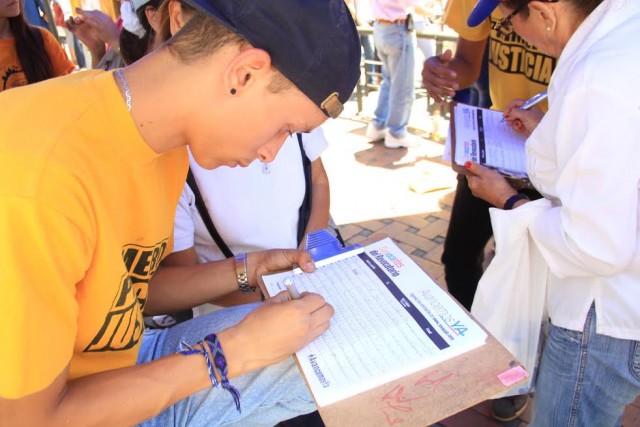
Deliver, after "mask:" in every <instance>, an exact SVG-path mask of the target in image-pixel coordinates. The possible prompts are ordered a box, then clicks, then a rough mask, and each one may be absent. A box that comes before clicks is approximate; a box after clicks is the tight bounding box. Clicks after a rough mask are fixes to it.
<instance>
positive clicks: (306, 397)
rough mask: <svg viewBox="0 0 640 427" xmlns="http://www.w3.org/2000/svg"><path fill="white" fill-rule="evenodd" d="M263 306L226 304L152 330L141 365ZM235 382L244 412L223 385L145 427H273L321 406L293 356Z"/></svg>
mask: <svg viewBox="0 0 640 427" xmlns="http://www.w3.org/2000/svg"><path fill="white" fill-rule="evenodd" d="M257 306H258V304H257V303H256V304H247V305H242V306H237V307H230V308H225V309H222V310H218V311H215V312H213V313H209V314H207V315H204V316H200V317H196V318H194V319H192V320H189V321H187V322H184V323H180V324H178V325H176V326H174V327H172V328H169V329H151V330H146V331H145V334H144V338H143V340H142V347H141V349H140V354H139V355H138V362H137V363H138V364H141V363H146V362H150V361H152V360H155V359H158V358H160V357H163V356H167V355H169V354H172V353H175V352H176V351H178V350H179V349H180V342H181V341H185V342H187V343H189V344H193V343H195V342H198V341H200V340H202V338H204V336H205V335H207V334H209V333H211V332H215V331H220V330H222V329H225V328H228V327H230V326H233V325H235V324H237V323H238V322H240V320H242V318H244V316H246V315H247V314H248V313H249V312H250V311H251V310H253V309H255V308H256V307H257ZM185 357H194V356H185ZM195 357H199V356H195ZM230 382H231V384H232V385H233V386H235V387H236V388H237V389H238V390H239V391H240V396H241V398H240V403H241V409H242V413H239V412H238V411H237V410H236V406H235V404H234V402H233V398H232V397H231V395H230V394H229V392H227V391H226V390H224V389H222V388H221V387H218V388H215V389H214V388H210V389H207V390H203V391H200V392H198V393H195V394H193V395H191V396H189V397H187V398H186V399H183V400H181V401H179V402H177V403H176V404H174V405H173V406H170V407H169V408H167V409H166V410H164V411H163V412H162V413H160V414H159V415H158V416H156V417H155V418H153V419H151V420H147V421H145V422H144V423H142V424H140V426H142V427H167V426H189V427H198V426H238V427H239V426H269V427H272V426H274V425H275V424H277V423H278V422H280V421H282V420H287V419H290V418H294V417H296V416H298V415H301V414H306V413H309V412H312V411H315V409H316V407H315V405H314V403H313V399H312V398H311V395H310V394H309V392H308V390H307V386H306V385H305V383H304V380H303V379H302V377H301V375H300V373H299V371H298V368H297V366H296V364H295V363H294V361H293V358H292V357H290V358H288V359H287V360H285V361H284V362H281V363H279V364H277V365H272V366H269V367H267V368H264V369H262V370H259V371H252V372H249V373H247V374H244V375H242V376H240V377H237V378H231V380H230Z"/></svg>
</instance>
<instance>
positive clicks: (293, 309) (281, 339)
mask: <svg viewBox="0 0 640 427" xmlns="http://www.w3.org/2000/svg"><path fill="white" fill-rule="evenodd" d="M333 313H334V310H333V307H331V305H329V304H327V303H326V302H325V300H324V298H323V297H321V296H320V295H317V294H313V293H308V292H303V293H302V296H301V298H300V299H297V300H290V298H289V295H288V293H287V292H286V291H283V292H280V293H279V294H277V295H276V296H274V297H273V298H269V299H268V300H266V301H265V302H264V304H262V305H261V306H260V307H258V308H257V309H255V310H254V311H252V312H251V313H249V314H248V315H247V316H246V317H245V318H244V319H243V320H242V321H241V322H240V323H239V324H237V325H236V326H234V327H232V328H229V329H226V330H224V331H222V332H220V333H219V334H218V337H219V338H220V342H221V344H222V348H223V349H224V352H225V355H226V358H227V362H228V366H229V376H235V375H237V374H238V373H244V372H247V371H251V370H254V369H259V368H263V367H265V366H269V365H272V364H274V363H278V362H280V361H282V360H284V359H286V358H287V357H289V356H290V355H291V354H293V353H295V352H296V351H298V350H299V349H300V348H302V347H303V346H304V345H306V344H307V343H309V342H310V341H312V340H313V339H315V338H316V337H317V336H318V335H320V334H321V333H323V332H324V331H326V330H327V328H328V327H329V320H330V319H331V317H332V316H333Z"/></svg>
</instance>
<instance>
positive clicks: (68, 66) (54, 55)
mask: <svg viewBox="0 0 640 427" xmlns="http://www.w3.org/2000/svg"><path fill="white" fill-rule="evenodd" d="M38 30H40V34H42V39H43V41H44V49H45V51H46V52H47V56H48V57H49V60H50V61H51V68H52V70H53V75H54V77H58V76H64V75H66V74H69V73H70V72H72V71H73V70H74V68H75V65H73V62H71V61H69V58H67V54H66V53H65V51H64V49H63V48H62V46H60V43H58V41H57V40H56V39H55V38H54V37H53V35H51V33H50V32H49V31H47V30H45V29H43V28H38ZM28 83H29V82H27V78H26V77H25V75H24V73H23V72H22V65H20V60H19V59H18V53H17V52H16V41H15V39H13V38H11V39H0V92H2V91H3V90H6V89H11V88H14V87H18V86H24V85H26V84H28Z"/></svg>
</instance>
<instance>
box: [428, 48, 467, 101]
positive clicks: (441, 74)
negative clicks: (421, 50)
mask: <svg viewBox="0 0 640 427" xmlns="http://www.w3.org/2000/svg"><path fill="white" fill-rule="evenodd" d="M452 58H453V53H452V52H451V50H450V49H447V50H446V51H445V52H444V53H443V54H442V55H437V56H432V57H430V58H429V59H427V60H426V61H424V65H423V66H422V82H423V83H424V87H425V88H426V89H427V92H428V93H429V96H431V97H432V98H433V99H434V101H436V102H438V103H443V102H445V98H446V97H447V96H454V95H455V94H456V90H458V89H459V88H460V85H459V84H458V82H457V77H458V75H457V74H456V72H455V71H453V70H451V69H450V68H449V66H448V65H449V62H450V61H451V59H452Z"/></svg>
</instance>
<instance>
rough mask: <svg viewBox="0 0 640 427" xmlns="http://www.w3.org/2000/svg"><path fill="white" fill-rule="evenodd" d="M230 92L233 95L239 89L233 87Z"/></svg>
mask: <svg viewBox="0 0 640 427" xmlns="http://www.w3.org/2000/svg"><path fill="white" fill-rule="evenodd" d="M229 92H231V95H235V94H236V92H237V91H236V88H235V87H232V88H231V90H230V91H229Z"/></svg>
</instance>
